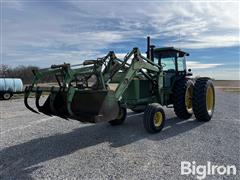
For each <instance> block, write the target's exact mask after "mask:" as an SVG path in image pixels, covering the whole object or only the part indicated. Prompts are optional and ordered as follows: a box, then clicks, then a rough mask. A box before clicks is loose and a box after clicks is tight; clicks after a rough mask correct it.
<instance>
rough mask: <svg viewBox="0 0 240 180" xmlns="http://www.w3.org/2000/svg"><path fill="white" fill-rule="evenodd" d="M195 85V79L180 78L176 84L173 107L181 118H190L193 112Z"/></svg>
mask: <svg viewBox="0 0 240 180" xmlns="http://www.w3.org/2000/svg"><path fill="white" fill-rule="evenodd" d="M193 86H194V85H193V81H192V80H190V79H180V80H178V81H177V82H176V83H175V85H174V88H173V107H174V112H175V114H176V115H177V117H178V118H180V119H189V118H190V117H191V116H192V114H193V109H192V95H193Z"/></svg>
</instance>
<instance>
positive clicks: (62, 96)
mask: <svg viewBox="0 0 240 180" xmlns="http://www.w3.org/2000/svg"><path fill="white" fill-rule="evenodd" d="M188 55H189V54H188V53H186V52H184V51H181V50H179V49H175V48H173V47H166V48H155V46H153V45H150V38H149V37H148V46H147V56H146V57H145V56H143V55H142V54H141V52H140V50H139V49H138V48H133V49H132V51H131V52H129V53H128V54H127V55H126V56H125V57H124V58H123V59H119V58H118V57H117V56H116V55H115V53H114V52H113V51H110V52H109V53H108V54H107V55H106V56H105V57H102V58H98V59H96V60H85V61H84V62H83V63H82V64H77V65H70V64H67V63H64V64H60V65H52V66H51V67H50V68H46V69H41V70H38V71H33V74H34V78H33V81H32V84H31V85H30V86H27V87H26V89H25V94H24V103H25V106H26V107H27V108H28V109H29V110H31V111H33V112H35V113H43V114H46V115H49V116H59V117H61V118H65V119H75V120H78V121H81V122H90V123H97V122H106V121H107V122H109V123H110V124H111V125H120V124H122V123H123V122H124V120H125V119H126V114H127V108H128V109H131V110H132V111H134V112H138V113H139V112H144V118H143V124H144V127H145V128H146V130H147V131H148V132H150V133H155V132H159V131H161V130H162V128H163V127H164V122H165V113H164V110H163V109H162V106H167V107H174V111H175V113H176V115H177V116H178V117H179V118H181V119H188V118H190V117H191V116H192V114H193V113H194V114H195V116H196V118H197V119H198V120H201V121H209V120H210V119H211V117H212V115H213V111H214V104H215V94H214V87H213V84H212V81H211V79H210V78H206V77H204V78H197V79H194V78H191V76H192V74H191V72H190V71H187V70H186V59H185V58H186V56H188ZM49 76H54V78H55V80H56V83H55V84H52V83H47V85H48V87H45V86H44V85H43V84H40V82H41V81H42V80H43V79H44V78H46V77H49ZM49 84H52V86H49ZM32 93H34V94H35V105H36V109H33V108H32V107H30V105H29V104H28V98H29V96H30V94H32ZM46 94H48V97H47V98H45V102H44V103H43V104H42V105H41V103H40V101H41V100H40V99H41V97H42V95H46ZM43 99H44V97H43Z"/></svg>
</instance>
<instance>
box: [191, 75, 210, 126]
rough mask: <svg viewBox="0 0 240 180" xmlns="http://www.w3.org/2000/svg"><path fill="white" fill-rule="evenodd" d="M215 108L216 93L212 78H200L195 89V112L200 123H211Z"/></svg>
mask: <svg viewBox="0 0 240 180" xmlns="http://www.w3.org/2000/svg"><path fill="white" fill-rule="evenodd" d="M214 107H215V91H214V86H213V82H212V80H211V79H210V78H198V79H197V80H196V82H195V85H194V89H193V112H194V115H195V117H196V118H197V119H198V120H199V121H210V120H211V118H212V116H213V112H214Z"/></svg>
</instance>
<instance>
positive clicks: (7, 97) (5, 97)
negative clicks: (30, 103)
mask: <svg viewBox="0 0 240 180" xmlns="http://www.w3.org/2000/svg"><path fill="white" fill-rule="evenodd" d="M10 97H11V95H10V94H9V93H5V94H4V95H3V98H4V99H9V98H10Z"/></svg>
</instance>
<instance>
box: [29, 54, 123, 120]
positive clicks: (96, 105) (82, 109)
mask: <svg viewBox="0 0 240 180" xmlns="http://www.w3.org/2000/svg"><path fill="white" fill-rule="evenodd" d="M110 55H111V54H110ZM110 55H108V56H109V57H110ZM114 58H115V56H114ZM104 63H105V64H106V58H105V59H98V60H88V61H85V62H84V63H83V64H81V65H79V66H80V67H79V68H70V65H69V64H62V65H52V66H51V68H49V69H44V70H40V71H35V72H34V80H33V83H32V85H31V86H28V87H26V89H25V96H24V103H25V106H26V107H27V108H28V109H29V110H31V111H33V112H35V113H39V112H41V113H43V114H46V115H50V116H52V115H53V116H59V117H62V118H65V119H68V118H71V119H76V120H79V121H82V122H93V123H95V122H101V121H110V120H113V119H115V118H117V116H118V114H119V111H120V107H119V106H120V104H119V102H118V100H117V98H116V97H115V94H114V92H113V91H110V90H108V89H107V88H106V86H105V79H104V76H103V74H102V65H103V64H104ZM49 75H54V76H55V77H56V79H57V84H55V86H52V87H39V86H38V82H39V81H40V80H41V79H43V78H44V77H46V76H49ZM60 79H61V81H60ZM46 84H49V83H46ZM56 85H58V86H56ZM31 93H34V94H35V105H36V109H37V110H35V109H33V108H32V107H30V106H29V104H28V98H29V96H30V94H31ZM46 94H48V96H47V98H43V99H45V102H44V103H43V104H42V105H40V104H41V103H40V99H41V96H43V95H46Z"/></svg>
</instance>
